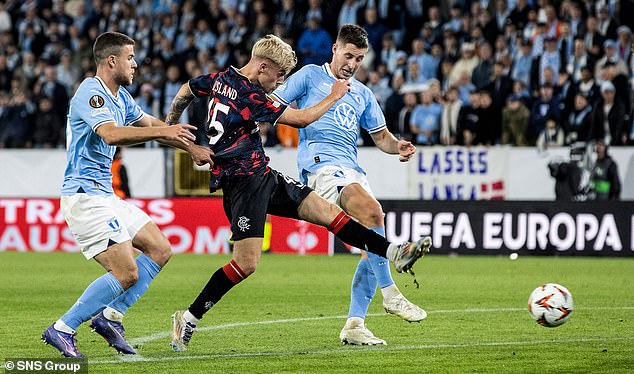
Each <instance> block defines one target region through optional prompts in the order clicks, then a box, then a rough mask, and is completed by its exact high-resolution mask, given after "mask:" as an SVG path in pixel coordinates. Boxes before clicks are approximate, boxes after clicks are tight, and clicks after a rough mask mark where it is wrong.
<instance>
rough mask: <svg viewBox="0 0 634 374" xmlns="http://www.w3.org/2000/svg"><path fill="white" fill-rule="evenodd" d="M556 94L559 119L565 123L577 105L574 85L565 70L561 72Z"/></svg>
mask: <svg viewBox="0 0 634 374" xmlns="http://www.w3.org/2000/svg"><path fill="white" fill-rule="evenodd" d="M554 94H555V96H556V98H557V101H559V118H561V120H562V121H565V120H566V118H568V115H569V114H570V112H571V111H572V109H573V108H574V105H575V90H574V83H573V82H572V80H571V79H570V74H568V71H566V70H565V69H562V70H561V71H560V72H559V81H558V82H557V85H556V86H555V90H554Z"/></svg>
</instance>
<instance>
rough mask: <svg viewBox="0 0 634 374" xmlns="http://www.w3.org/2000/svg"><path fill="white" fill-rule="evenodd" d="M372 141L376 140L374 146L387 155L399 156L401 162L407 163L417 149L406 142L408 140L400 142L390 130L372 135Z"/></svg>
mask: <svg viewBox="0 0 634 374" xmlns="http://www.w3.org/2000/svg"><path fill="white" fill-rule="evenodd" d="M372 140H374V144H376V146H377V147H378V148H379V149H380V150H382V151H383V152H385V153H388V154H391V155H396V154H397V155H399V161H401V162H407V161H409V159H410V158H412V156H414V153H416V147H415V146H414V145H413V144H412V143H410V142H408V141H406V140H398V139H396V137H394V135H392V133H391V132H390V131H389V130H388V129H383V130H381V131H379V132H376V133H374V134H372Z"/></svg>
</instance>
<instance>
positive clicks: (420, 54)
mask: <svg viewBox="0 0 634 374" xmlns="http://www.w3.org/2000/svg"><path fill="white" fill-rule="evenodd" d="M412 62H416V63H417V64H418V69H416V70H417V71H418V73H419V74H420V75H419V78H418V79H416V80H414V81H416V82H417V83H425V82H427V81H428V80H429V79H432V78H436V74H437V72H438V62H436V60H435V59H434V58H433V57H432V56H431V55H429V54H428V53H427V52H426V51H425V46H424V44H423V40H422V39H419V38H417V39H414V40H413V41H412V54H411V55H410V56H409V58H408V59H407V63H408V64H411V63H412Z"/></svg>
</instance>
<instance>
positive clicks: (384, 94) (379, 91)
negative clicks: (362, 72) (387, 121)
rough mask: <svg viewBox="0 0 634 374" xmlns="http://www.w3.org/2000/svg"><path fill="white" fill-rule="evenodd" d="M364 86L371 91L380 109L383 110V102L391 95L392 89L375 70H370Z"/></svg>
mask: <svg viewBox="0 0 634 374" xmlns="http://www.w3.org/2000/svg"><path fill="white" fill-rule="evenodd" d="M366 86H367V87H368V88H369V89H370V91H372V93H373V94H374V96H375V97H376V100H377V101H378V102H379V105H380V106H381V109H382V110H383V111H384V112H385V102H386V101H387V98H388V97H390V95H392V89H391V88H390V86H389V85H388V83H387V82H386V81H382V80H381V76H380V75H379V73H378V72H376V71H371V72H370V74H369V80H368V82H367V83H366Z"/></svg>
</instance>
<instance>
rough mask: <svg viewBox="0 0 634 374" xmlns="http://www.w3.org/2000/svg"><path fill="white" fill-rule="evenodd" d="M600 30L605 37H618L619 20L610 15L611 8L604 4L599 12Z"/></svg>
mask: <svg viewBox="0 0 634 374" xmlns="http://www.w3.org/2000/svg"><path fill="white" fill-rule="evenodd" d="M597 21H598V31H599V34H601V36H602V37H603V38H605V39H612V40H614V39H616V30H617V28H618V26H619V25H618V22H617V21H616V20H615V19H614V18H612V17H611V16H610V9H609V8H608V7H607V6H605V5H602V6H600V8H599V11H598V13H597Z"/></svg>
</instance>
